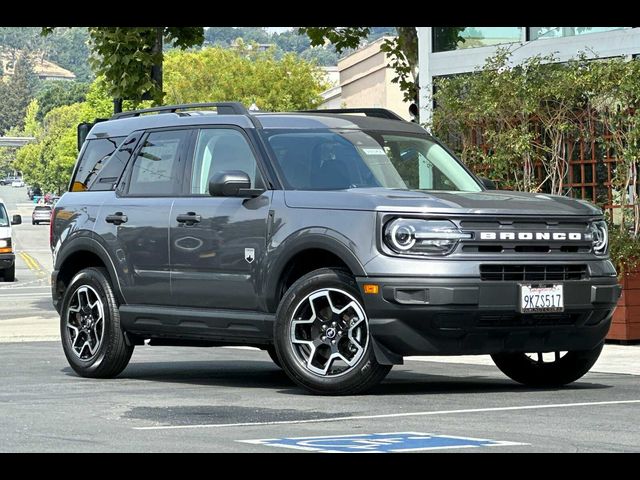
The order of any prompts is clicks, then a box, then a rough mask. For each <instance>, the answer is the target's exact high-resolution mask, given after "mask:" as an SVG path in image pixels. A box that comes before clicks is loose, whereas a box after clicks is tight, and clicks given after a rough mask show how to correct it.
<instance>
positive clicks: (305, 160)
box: [267, 131, 481, 192]
mask: <svg viewBox="0 0 640 480" xmlns="http://www.w3.org/2000/svg"><path fill="white" fill-rule="evenodd" d="M267 135H268V137H267V138H268V141H269V144H270V145H271V148H272V149H273V151H274V153H275V155H276V158H277V161H278V166H279V167H280V171H281V173H282V176H283V177H284V181H285V184H286V186H287V188H289V189H293V190H342V189H350V188H376V187H378V188H380V187H381V188H393V189H400V190H444V191H466V192H479V191H481V188H480V186H479V185H478V183H477V182H476V181H475V179H474V178H473V177H472V176H471V175H470V174H469V173H468V172H467V171H466V170H465V169H464V167H462V165H460V163H458V161H457V160H456V159H455V158H454V157H452V156H451V155H450V154H449V153H448V152H447V151H446V150H445V149H444V148H443V147H442V146H441V145H439V144H438V143H436V142H435V141H433V140H431V139H429V138H428V137H426V136H420V135H411V134H398V133H393V134H386V133H381V132H372V131H342V132H334V131H297V132H296V131H285V132H282V131H272V132H267Z"/></svg>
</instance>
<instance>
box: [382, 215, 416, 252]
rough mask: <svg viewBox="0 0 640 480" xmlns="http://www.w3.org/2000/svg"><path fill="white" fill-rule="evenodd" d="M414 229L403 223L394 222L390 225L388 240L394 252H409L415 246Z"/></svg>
mask: <svg viewBox="0 0 640 480" xmlns="http://www.w3.org/2000/svg"><path fill="white" fill-rule="evenodd" d="M415 233H416V229H415V227H413V226H412V225H411V224H408V223H406V222H403V221H398V220H396V221H395V222H393V225H391V229H390V231H389V235H388V239H389V241H390V242H391V244H392V246H393V247H394V248H395V249H396V250H400V251H406V250H410V249H411V247H413V246H414V245H415V244H416V238H415V236H414V234H415Z"/></svg>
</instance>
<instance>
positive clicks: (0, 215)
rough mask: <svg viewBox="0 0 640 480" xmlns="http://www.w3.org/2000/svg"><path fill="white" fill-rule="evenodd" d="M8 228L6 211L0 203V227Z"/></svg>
mask: <svg viewBox="0 0 640 480" xmlns="http://www.w3.org/2000/svg"><path fill="white" fill-rule="evenodd" d="M8 226H9V216H8V215H7V211H6V210H5V209H4V205H3V204H1V203H0V227H8Z"/></svg>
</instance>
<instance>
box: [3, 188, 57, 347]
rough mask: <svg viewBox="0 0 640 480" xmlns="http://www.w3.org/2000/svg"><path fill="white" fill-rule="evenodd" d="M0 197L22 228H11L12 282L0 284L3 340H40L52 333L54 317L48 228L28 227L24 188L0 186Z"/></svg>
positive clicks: (28, 207) (29, 206)
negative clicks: (12, 336)
mask: <svg viewBox="0 0 640 480" xmlns="http://www.w3.org/2000/svg"><path fill="white" fill-rule="evenodd" d="M0 198H1V199H2V200H3V201H4V203H5V206H6V208H7V211H8V212H9V215H15V214H20V215H22V225H15V226H14V227H13V242H14V251H15V253H16V281H15V282H13V283H5V282H0V328H2V329H3V331H4V334H5V337H6V336H7V335H11V334H15V335H16V336H19V337H20V338H22V339H34V340H38V339H42V338H46V337H50V336H51V335H52V334H54V333H55V331H56V328H57V324H56V322H55V319H56V317H57V314H56V312H55V310H54V309H53V306H52V305H51V289H50V287H49V282H50V280H49V274H50V273H51V268H52V266H51V261H52V259H51V250H50V249H49V225H48V224H46V223H44V224H40V225H32V224H31V212H32V211H33V207H34V204H33V203H32V202H31V201H30V200H29V197H27V189H26V188H13V187H11V186H0Z"/></svg>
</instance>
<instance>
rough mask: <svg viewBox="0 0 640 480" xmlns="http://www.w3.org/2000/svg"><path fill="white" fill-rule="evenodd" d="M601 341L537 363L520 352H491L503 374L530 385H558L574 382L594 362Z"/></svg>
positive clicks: (599, 349)
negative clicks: (587, 348) (591, 347)
mask: <svg viewBox="0 0 640 480" xmlns="http://www.w3.org/2000/svg"><path fill="white" fill-rule="evenodd" d="M603 346H604V342H602V343H600V344H599V345H597V346H596V347H595V348H593V349H591V350H574V351H570V352H567V353H566V354H565V355H564V356H562V357H560V358H559V359H557V360H555V361H552V362H544V363H540V362H538V361H536V360H534V359H532V358H529V357H528V356H527V355H526V354H524V353H498V354H494V355H491V358H492V359H493V361H494V363H495V364H496V366H497V367H498V368H499V369H500V370H501V371H502V373H504V374H505V375H506V376H507V377H509V378H511V379H512V380H515V381H516V382H518V383H522V384H523V385H527V386H530V387H560V386H562V385H567V384H569V383H571V382H575V381H576V380H578V379H579V378H581V377H582V376H583V375H585V374H586V373H587V372H588V371H589V370H590V369H591V367H593V365H594V364H595V363H596V361H597V360H598V357H599V356H600V352H602V347H603Z"/></svg>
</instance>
